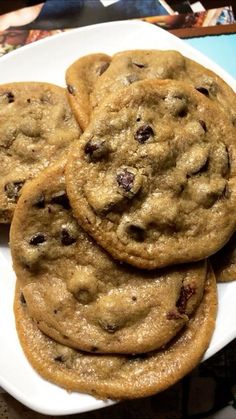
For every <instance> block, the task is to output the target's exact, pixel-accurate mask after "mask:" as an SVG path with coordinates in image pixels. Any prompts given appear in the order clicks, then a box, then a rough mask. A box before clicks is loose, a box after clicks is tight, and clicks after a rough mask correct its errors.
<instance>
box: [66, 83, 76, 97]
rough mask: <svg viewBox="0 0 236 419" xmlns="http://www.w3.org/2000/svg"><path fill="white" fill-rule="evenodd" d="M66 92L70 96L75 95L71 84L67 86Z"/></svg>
mask: <svg viewBox="0 0 236 419" xmlns="http://www.w3.org/2000/svg"><path fill="white" fill-rule="evenodd" d="M67 90H68V92H69V93H70V94H71V95H74V94H75V88H74V86H72V85H71V84H67Z"/></svg>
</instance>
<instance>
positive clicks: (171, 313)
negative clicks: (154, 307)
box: [166, 311, 183, 320]
mask: <svg viewBox="0 0 236 419" xmlns="http://www.w3.org/2000/svg"><path fill="white" fill-rule="evenodd" d="M166 317H167V319H168V320H178V319H182V317H183V316H182V314H180V313H178V312H176V311H169V313H167V314H166Z"/></svg>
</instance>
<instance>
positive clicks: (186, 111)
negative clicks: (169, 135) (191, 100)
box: [177, 108, 188, 118]
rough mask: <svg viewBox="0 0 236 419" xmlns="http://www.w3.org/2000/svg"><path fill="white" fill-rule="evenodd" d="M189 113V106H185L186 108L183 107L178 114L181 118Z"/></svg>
mask: <svg viewBox="0 0 236 419" xmlns="http://www.w3.org/2000/svg"><path fill="white" fill-rule="evenodd" d="M187 115H188V110H187V108H184V109H181V111H180V112H179V113H178V115H177V116H179V117H180V118H184V117H185V116H187Z"/></svg>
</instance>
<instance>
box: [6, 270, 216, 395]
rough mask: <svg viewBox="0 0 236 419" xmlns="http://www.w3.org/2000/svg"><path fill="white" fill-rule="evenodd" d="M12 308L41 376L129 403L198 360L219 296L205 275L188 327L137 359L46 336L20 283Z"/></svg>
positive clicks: (157, 388) (167, 384)
mask: <svg viewBox="0 0 236 419" xmlns="http://www.w3.org/2000/svg"><path fill="white" fill-rule="evenodd" d="M14 309H15V317H16V328H17V332H18V336H19V339H20V343H21V345H22V348H23V350H24V352H25V355H26V356H27V358H28V360H29V362H30V363H31V365H32V366H33V368H35V369H36V371H37V372H38V373H39V374H41V375H42V377H44V378H45V379H47V380H49V381H52V382H53V383H56V384H57V385H59V386H61V387H63V388H65V389H67V390H71V391H79V392H83V393H89V394H91V395H93V396H95V397H98V398H111V399H131V398H138V397H146V396H150V395H152V394H155V393H157V392H159V391H163V390H165V389H166V388H168V387H170V386H171V385H173V384H174V383H175V382H177V381H178V380H180V379H181V378H182V377H183V376H184V375H186V374H187V373H189V372H190V371H191V370H192V369H193V368H194V367H195V366H196V365H197V364H198V363H199V362H200V360H201V358H202V356H203V354H204V352H205V351H206V349H207V347H208V345H209V342H210V339H211V336H212V333H213V331H214V327H215V318H216V310H217V294H216V284H215V278H214V275H213V274H212V273H211V272H209V275H208V278H207V281H206V286H205V291H204V296H203V300H202V302H201V304H200V305H199V307H198V309H197V311H196V312H195V314H194V316H193V317H192V318H191V320H190V321H189V323H188V325H187V327H186V328H185V329H184V330H183V331H181V332H180V333H179V334H178V336H177V337H176V338H174V339H173V340H172V341H171V342H170V344H169V345H167V346H165V347H164V348H162V349H160V350H157V351H153V352H151V353H150V354H140V355H138V356H127V355H126V356H125V355H99V354H86V353H85V352H79V351H76V350H74V349H71V348H68V347H67V346H64V345H60V344H58V343H57V342H56V341H54V340H53V339H50V338H49V337H47V336H45V335H44V334H43V333H42V332H41V331H40V330H39V329H38V328H37V325H36V323H35V322H34V321H32V319H31V317H30V316H29V312H28V309H27V305H26V304H25V302H24V300H23V299H22V297H21V285H20V283H19V281H18V283H17V287H16V297H15V305H14Z"/></svg>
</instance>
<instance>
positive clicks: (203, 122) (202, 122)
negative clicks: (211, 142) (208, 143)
mask: <svg viewBox="0 0 236 419" xmlns="http://www.w3.org/2000/svg"><path fill="white" fill-rule="evenodd" d="M199 122H200V124H201V126H202V128H203V129H204V131H205V132H207V127H206V123H205V121H203V120H202V119H200V121H199Z"/></svg>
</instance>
